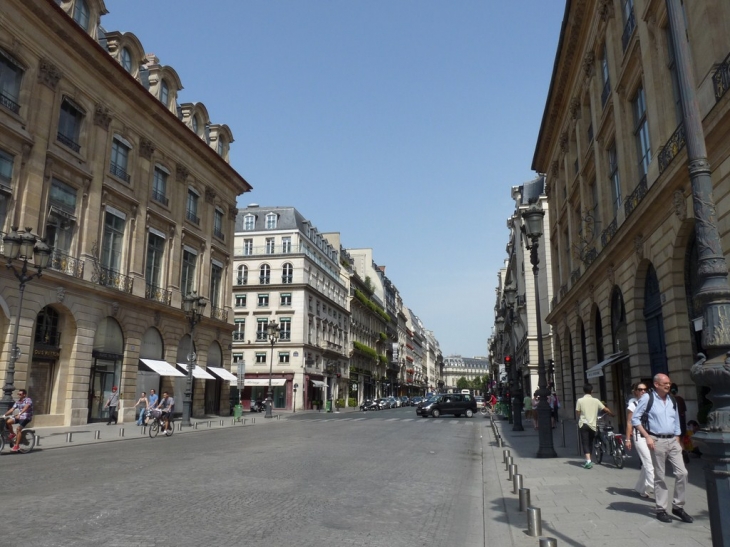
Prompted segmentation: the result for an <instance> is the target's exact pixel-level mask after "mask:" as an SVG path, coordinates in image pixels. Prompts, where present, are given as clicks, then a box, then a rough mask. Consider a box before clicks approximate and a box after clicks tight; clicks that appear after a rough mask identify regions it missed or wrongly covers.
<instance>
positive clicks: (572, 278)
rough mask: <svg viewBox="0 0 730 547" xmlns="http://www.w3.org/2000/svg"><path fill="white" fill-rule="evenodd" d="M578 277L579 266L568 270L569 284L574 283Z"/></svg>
mask: <svg viewBox="0 0 730 547" xmlns="http://www.w3.org/2000/svg"><path fill="white" fill-rule="evenodd" d="M579 279H580V268H576V269H575V270H573V271H572V272H570V284H571V285H575V284H576V283H577V282H578V280H579Z"/></svg>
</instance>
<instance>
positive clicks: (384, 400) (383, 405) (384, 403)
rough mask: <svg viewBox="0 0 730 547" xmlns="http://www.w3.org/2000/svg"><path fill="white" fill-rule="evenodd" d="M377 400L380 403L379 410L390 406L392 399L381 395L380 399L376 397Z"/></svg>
mask: <svg viewBox="0 0 730 547" xmlns="http://www.w3.org/2000/svg"><path fill="white" fill-rule="evenodd" d="M375 400H376V401H377V403H378V410H383V409H386V408H390V401H389V400H388V399H387V398H385V397H381V398H380V399H375Z"/></svg>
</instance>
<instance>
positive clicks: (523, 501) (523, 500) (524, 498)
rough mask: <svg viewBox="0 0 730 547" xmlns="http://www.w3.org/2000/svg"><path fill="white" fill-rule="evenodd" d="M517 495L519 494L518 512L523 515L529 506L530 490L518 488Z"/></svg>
mask: <svg viewBox="0 0 730 547" xmlns="http://www.w3.org/2000/svg"><path fill="white" fill-rule="evenodd" d="M519 494H520V512H521V513H524V512H525V511H527V508H528V507H529V506H530V489H529V488H520V490H519Z"/></svg>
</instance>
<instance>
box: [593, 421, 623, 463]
mask: <svg viewBox="0 0 730 547" xmlns="http://www.w3.org/2000/svg"><path fill="white" fill-rule="evenodd" d="M604 417H605V415H603V416H598V420H597V426H598V431H597V432H596V440H595V441H593V458H594V459H595V461H596V463H599V464H600V463H601V462H602V461H603V454H604V452H605V453H608V454H609V455H610V456H611V457H613V463H614V464H616V467H618V468H619V469H623V467H624V458H625V457H626V450H625V449H624V441H623V436H622V435H621V434H617V433H614V432H613V427H612V426H611V422H610V421H608V420H604Z"/></svg>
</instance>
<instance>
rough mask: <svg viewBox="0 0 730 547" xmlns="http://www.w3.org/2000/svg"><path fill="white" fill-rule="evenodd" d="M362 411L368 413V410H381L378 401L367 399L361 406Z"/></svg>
mask: <svg viewBox="0 0 730 547" xmlns="http://www.w3.org/2000/svg"><path fill="white" fill-rule="evenodd" d="M360 410H362V411H363V412H367V411H368V410H380V406H379V405H378V402H377V400H374V399H365V400H364V401H363V402H362V404H361V405H360Z"/></svg>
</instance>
